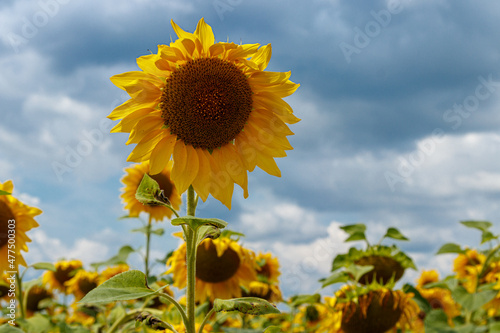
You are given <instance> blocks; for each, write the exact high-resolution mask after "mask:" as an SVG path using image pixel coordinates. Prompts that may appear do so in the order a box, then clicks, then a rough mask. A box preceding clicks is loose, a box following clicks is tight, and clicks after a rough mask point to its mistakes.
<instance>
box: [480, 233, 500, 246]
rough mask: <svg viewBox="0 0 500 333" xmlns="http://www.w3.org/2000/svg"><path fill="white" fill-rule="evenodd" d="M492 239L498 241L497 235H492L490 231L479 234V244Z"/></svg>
mask: <svg viewBox="0 0 500 333" xmlns="http://www.w3.org/2000/svg"><path fill="white" fill-rule="evenodd" d="M493 239H498V235H494V234H493V233H492V232H491V231H483V233H482V234H481V244H484V243H486V242H488V241H490V240H493Z"/></svg>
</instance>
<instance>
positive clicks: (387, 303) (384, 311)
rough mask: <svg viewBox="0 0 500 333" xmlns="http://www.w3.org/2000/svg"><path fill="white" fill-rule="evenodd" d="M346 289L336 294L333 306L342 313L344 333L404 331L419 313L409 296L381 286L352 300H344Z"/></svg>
mask: <svg viewBox="0 0 500 333" xmlns="http://www.w3.org/2000/svg"><path fill="white" fill-rule="evenodd" d="M347 289H348V287H347V288H343V289H341V290H339V291H338V292H337V293H336V301H337V302H336V305H335V308H336V309H337V310H341V311H342V324H341V327H342V331H343V332H345V333H351V332H352V333H357V332H372V333H377V332H380V333H383V332H386V331H387V330H389V329H391V328H393V327H396V326H398V327H400V328H402V329H403V331H405V329H408V328H409V327H410V326H411V322H412V319H413V318H414V317H415V316H416V315H417V314H418V313H419V311H420V309H419V307H418V305H417V304H416V303H415V301H413V300H412V297H413V294H411V293H410V294H405V293H404V292H402V291H401V290H391V289H388V288H385V287H380V288H379V289H377V290H370V291H368V292H367V293H365V294H362V295H359V296H358V297H357V300H355V299H350V298H345V297H346V294H345V292H346V290H347ZM339 300H342V301H339Z"/></svg>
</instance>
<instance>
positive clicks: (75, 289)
mask: <svg viewBox="0 0 500 333" xmlns="http://www.w3.org/2000/svg"><path fill="white" fill-rule="evenodd" d="M98 282H99V274H98V273H97V272H88V271H86V270H84V269H79V270H78V271H77V272H76V274H75V276H73V277H72V278H71V279H69V280H68V281H66V282H65V283H64V285H65V286H66V287H67V288H68V289H67V292H68V294H73V295H74V296H75V300H76V301H79V300H81V299H82V298H83V297H84V296H85V295H87V293H88V292H89V291H91V290H92V289H94V288H95V287H97V286H98V284H99V283H98Z"/></svg>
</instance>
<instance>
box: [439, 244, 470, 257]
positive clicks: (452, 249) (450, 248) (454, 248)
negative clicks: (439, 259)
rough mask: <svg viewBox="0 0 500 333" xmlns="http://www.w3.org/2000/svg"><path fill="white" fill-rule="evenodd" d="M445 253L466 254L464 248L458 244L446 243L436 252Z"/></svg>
mask: <svg viewBox="0 0 500 333" xmlns="http://www.w3.org/2000/svg"><path fill="white" fill-rule="evenodd" d="M444 253H458V254H464V253H465V250H463V249H462V247H461V246H460V245H458V244H455V243H446V244H444V245H443V246H441V247H440V248H439V250H438V251H437V252H436V254H444Z"/></svg>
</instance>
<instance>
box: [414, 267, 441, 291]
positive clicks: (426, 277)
mask: <svg viewBox="0 0 500 333" xmlns="http://www.w3.org/2000/svg"><path fill="white" fill-rule="evenodd" d="M438 281H439V274H438V272H437V271H436V270H435V269H432V270H430V271H422V274H420V277H419V278H418V281H417V288H420V287H423V286H425V285H426V284H429V283H433V282H438Z"/></svg>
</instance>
